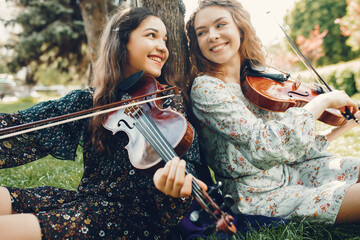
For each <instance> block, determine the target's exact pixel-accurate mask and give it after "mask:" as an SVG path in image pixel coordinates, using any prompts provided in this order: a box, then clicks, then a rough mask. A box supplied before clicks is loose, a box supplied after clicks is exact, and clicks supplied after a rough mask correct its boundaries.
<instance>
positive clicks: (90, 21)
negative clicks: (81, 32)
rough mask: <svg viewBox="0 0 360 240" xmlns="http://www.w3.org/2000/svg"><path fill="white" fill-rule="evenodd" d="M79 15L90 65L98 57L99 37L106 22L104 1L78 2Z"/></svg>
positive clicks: (106, 8)
mask: <svg viewBox="0 0 360 240" xmlns="http://www.w3.org/2000/svg"><path fill="white" fill-rule="evenodd" d="M80 9H81V15H82V18H83V21H84V25H85V33H86V37H87V41H88V46H89V51H90V59H91V63H94V62H95V61H96V59H97V57H98V49H97V47H98V46H99V43H100V35H101V31H102V29H103V27H104V26H105V24H106V22H107V18H108V17H107V16H108V7H107V1H104V0H80Z"/></svg>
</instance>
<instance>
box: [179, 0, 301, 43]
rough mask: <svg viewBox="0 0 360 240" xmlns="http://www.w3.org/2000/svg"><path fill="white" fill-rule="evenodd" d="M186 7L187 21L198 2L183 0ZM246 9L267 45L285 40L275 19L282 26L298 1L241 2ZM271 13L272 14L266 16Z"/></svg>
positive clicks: (262, 0) (258, 33)
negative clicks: (286, 15) (281, 39)
mask: <svg viewBox="0 0 360 240" xmlns="http://www.w3.org/2000/svg"><path fill="white" fill-rule="evenodd" d="M183 1H184V3H185V5H186V14H185V19H186V20H187V18H188V17H189V15H190V14H191V12H192V11H193V10H194V9H195V8H196V6H197V2H198V1H197V0H183ZM240 2H241V3H242V4H243V5H244V7H245V8H246V9H247V10H248V11H249V12H250V15H251V21H252V23H253V25H254V27H255V28H256V34H257V35H258V36H259V37H260V39H261V41H262V42H263V44H265V45H267V44H269V43H271V42H272V41H274V40H275V39H279V38H283V34H282V33H281V32H280V30H279V27H278V26H277V25H276V23H275V21H274V20H273V19H274V18H275V19H276V21H277V22H278V23H280V24H282V23H283V21H282V20H283V17H284V16H285V14H286V13H287V12H288V11H290V10H291V8H292V6H293V5H294V3H295V2H296V0H240ZM268 11H271V14H266V13H267V12H268Z"/></svg>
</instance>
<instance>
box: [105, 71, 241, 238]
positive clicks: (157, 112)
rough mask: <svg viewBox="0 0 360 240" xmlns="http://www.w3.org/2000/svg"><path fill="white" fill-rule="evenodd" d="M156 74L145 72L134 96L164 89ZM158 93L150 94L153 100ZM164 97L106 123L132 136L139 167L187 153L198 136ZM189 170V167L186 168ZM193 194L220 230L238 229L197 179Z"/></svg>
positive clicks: (132, 90)
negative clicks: (165, 103) (165, 105)
mask: <svg viewBox="0 0 360 240" xmlns="http://www.w3.org/2000/svg"><path fill="white" fill-rule="evenodd" d="M164 87H165V86H164V85H161V84H159V83H158V82H157V81H156V80H155V79H154V78H153V77H152V76H143V77H142V78H141V79H139V80H138V81H137V83H136V84H135V85H134V86H133V87H132V88H130V89H129V90H128V94H129V95H130V96H131V97H136V96H139V95H144V94H145V95H147V93H153V92H156V91H158V90H159V89H164ZM153 97H154V96H147V97H146V98H144V99H143V100H144V101H145V100H149V99H151V98H153ZM160 104H161V101H160V100H156V101H150V102H147V103H146V104H139V105H135V106H129V107H126V108H124V109H120V110H117V111H113V112H110V113H108V114H107V115H106V117H105V119H104V122H103V126H104V127H105V128H106V129H108V130H110V131H111V132H112V133H113V134H116V133H117V132H119V131H124V132H125V133H126V134H127V135H128V137H129V143H128V145H127V146H126V149H127V151H128V155H129V159H130V162H131V164H132V165H133V166H134V167H136V168H138V169H149V168H151V167H154V166H155V165H157V164H158V163H160V162H161V161H162V160H163V161H165V162H168V161H170V160H171V159H173V158H174V157H177V156H183V155H184V154H185V152H186V151H187V150H188V149H189V148H190V146H191V144H192V142H193V139H194V128H193V127H192V126H191V124H190V123H189V122H187V120H186V119H185V117H184V116H183V115H181V114H180V113H178V112H176V111H173V110H171V109H170V108H166V109H161V108H160V107H159V105H160ZM186 173H188V171H187V170H186ZM192 184H193V194H194V195H195V199H196V200H197V201H198V202H199V204H200V205H201V207H202V208H203V209H204V210H205V211H206V212H207V213H209V214H210V216H211V217H212V218H214V220H215V221H216V224H215V225H216V231H223V232H225V233H226V234H228V235H232V234H235V233H236V227H235V226H234V224H233V223H232V220H233V219H234V218H233V217H232V216H231V215H229V214H227V213H225V212H223V211H222V210H221V209H220V207H219V206H218V205H217V204H216V203H215V202H214V200H213V199H212V198H211V197H210V196H209V195H208V193H207V192H205V191H204V190H203V189H202V188H201V187H200V185H199V184H198V183H197V182H196V181H195V179H193V181H192Z"/></svg>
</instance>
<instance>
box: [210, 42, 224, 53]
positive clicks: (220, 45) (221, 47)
mask: <svg viewBox="0 0 360 240" xmlns="http://www.w3.org/2000/svg"><path fill="white" fill-rule="evenodd" d="M227 45H228V42H226V43H221V44H217V45H215V46H212V47H210V51H211V52H219V51H221V50H222V49H223V48H224V47H225V46H227Z"/></svg>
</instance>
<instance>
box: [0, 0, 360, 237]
mask: <svg viewBox="0 0 360 240" xmlns="http://www.w3.org/2000/svg"><path fill="white" fill-rule="evenodd" d="M240 2H242V3H243V4H244V6H245V7H246V8H247V9H248V10H249V12H250V14H251V16H252V22H253V23H254V25H255V27H256V32H257V34H258V36H259V37H260V38H261V40H262V41H263V43H264V46H265V47H266V50H267V52H268V55H269V64H270V65H272V66H274V67H275V68H277V69H280V70H282V71H285V72H289V73H291V75H292V76H294V77H296V76H299V75H300V76H301V77H302V79H304V81H314V79H313V75H312V74H311V73H310V72H309V71H307V70H306V68H305V67H304V66H303V65H302V63H301V61H300V60H299V59H298V58H297V57H296V55H295V54H294V53H293V52H292V50H291V49H290V47H289V45H288V43H287V42H286V40H285V38H284V35H283V34H282V33H281V31H280V30H279V28H278V26H276V24H275V22H274V19H275V20H276V21H277V22H279V23H280V24H281V25H283V26H284V28H285V30H286V31H287V33H288V34H289V36H290V37H291V38H292V39H293V40H294V41H295V42H296V43H297V45H298V47H299V48H300V50H301V51H302V53H303V54H304V55H305V56H306V57H307V58H308V59H309V61H310V62H311V63H312V64H313V65H314V66H315V67H316V69H317V70H318V72H319V73H320V74H321V75H322V76H323V78H324V79H326V80H327V81H328V82H329V83H330V85H331V86H332V87H334V88H336V89H341V90H345V91H346V92H347V93H348V94H349V95H350V96H352V98H353V99H355V100H357V101H358V102H360V94H359V92H360V59H359V53H360V0H317V1H313V0H273V1H268V0H243V1H240ZM139 4H140V5H142V6H147V7H150V8H153V9H156V10H158V11H159V12H160V13H162V14H161V15H163V16H164V17H165V20H167V21H168V23H167V25H168V27H169V28H170V30H171V31H172V32H174V40H175V42H176V43H177V44H176V45H177V46H176V49H175V53H176V54H177V56H179V61H180V62H179V64H177V66H178V69H177V71H178V72H177V73H175V74H178V75H179V76H180V78H181V79H187V78H188V76H187V75H186V74H185V73H187V72H188V71H187V69H188V67H189V66H188V61H187V60H186V59H187V51H186V43H185V42H184V38H183V37H184V32H183V26H184V19H185V21H186V19H187V18H188V16H189V13H191V11H192V10H193V9H194V8H195V7H196V5H197V1H196V0H184V1H182V0H157V1H154V0H142V1H134V0H133V1H129V0H128V1H122V0H93V1H91V0H62V1H60V0H48V1H46V0H0V20H1V24H0V55H1V57H0V97H1V98H2V100H1V102H0V112H6V113H10V112H15V111H17V110H20V109H25V108H28V107H30V106H32V105H34V104H36V103H37V102H39V101H45V100H49V99H54V98H58V97H61V96H63V95H64V94H66V93H67V92H68V91H70V90H72V89H76V88H85V87H87V86H88V85H89V79H90V76H91V64H92V63H93V62H94V60H95V59H96V54H97V53H96V46H97V44H96V43H97V39H98V36H99V33H100V31H101V28H102V25H103V24H104V22H106V19H107V17H108V16H109V15H110V13H111V12H112V11H113V10H114V9H115V8H117V7H131V6H138V5H139ZM268 11H271V15H269V14H266V13H267V12H268ZM184 49H185V51H184ZM1 79H4V80H3V82H5V84H8V85H9V86H10V85H11V86H10V87H11V88H9V89H7V90H6V91H7V92H6V94H5V95H4V96H1V91H5V90H2V89H5V85H1V84H2V82H1ZM10 79H11V80H10ZM9 83H11V84H9ZM14 84H15V85H14ZM9 86H8V87H9ZM327 127H328V126H327V125H325V124H323V123H318V125H317V128H318V130H322V129H325V128H327ZM359 132H360V130H359V129H358V128H355V129H353V130H351V131H349V132H348V133H346V134H345V135H344V136H342V137H340V138H339V139H337V140H336V141H334V142H333V143H331V145H330V147H329V150H330V151H331V152H333V153H334V154H338V155H348V156H354V157H358V156H359V153H360V146H359V147H358V145H359V144H357V143H359V142H360V139H359V138H360V135H359ZM81 153H82V149H81V147H79V149H78V157H77V158H76V160H75V161H60V160H57V159H54V158H52V157H51V156H49V157H46V158H44V159H41V160H38V161H36V162H33V163H30V164H27V165H25V166H20V167H16V168H13V169H4V170H0V185H3V186H12V187H34V186H39V185H52V186H56V187H62V188H68V189H76V186H77V184H78V182H79V181H80V178H81V176H82V171H83V166H82V156H81ZM0 161H1V159H0ZM359 229H360V228H359V225H348V226H338V227H333V226H327V225H316V224H309V223H307V222H305V221H304V222H300V223H299V222H297V221H292V222H290V224H288V225H286V226H279V227H276V228H269V229H268V228H263V229H261V230H254V231H251V232H249V233H247V235H246V236H247V238H248V239H360V237H359V236H360V230H359ZM240 236H241V235H239V238H240Z"/></svg>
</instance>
